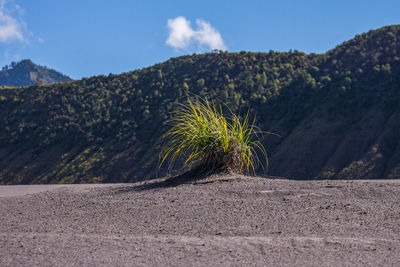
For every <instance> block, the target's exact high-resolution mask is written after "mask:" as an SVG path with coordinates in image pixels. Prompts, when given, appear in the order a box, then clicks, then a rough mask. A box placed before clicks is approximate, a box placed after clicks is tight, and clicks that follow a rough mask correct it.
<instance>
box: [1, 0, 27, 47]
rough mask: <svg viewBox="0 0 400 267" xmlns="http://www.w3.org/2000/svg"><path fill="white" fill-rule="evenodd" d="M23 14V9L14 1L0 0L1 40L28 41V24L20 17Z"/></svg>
mask: <svg viewBox="0 0 400 267" xmlns="http://www.w3.org/2000/svg"><path fill="white" fill-rule="evenodd" d="M14 14H15V15H14ZM23 14H24V11H23V9H22V8H21V7H20V6H18V5H15V4H13V3H12V1H5V0H2V1H0V42H2V43H8V42H11V41H21V42H25V41H26V38H25V33H26V32H27V30H26V24H25V22H24V21H23V20H22V19H21V18H20V16H22V15H23Z"/></svg>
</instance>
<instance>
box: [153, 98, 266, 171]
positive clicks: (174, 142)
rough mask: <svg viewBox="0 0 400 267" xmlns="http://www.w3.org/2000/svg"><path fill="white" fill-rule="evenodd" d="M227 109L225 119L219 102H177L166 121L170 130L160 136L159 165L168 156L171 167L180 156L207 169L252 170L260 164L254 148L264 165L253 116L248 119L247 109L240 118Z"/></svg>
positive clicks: (264, 154)
mask: <svg viewBox="0 0 400 267" xmlns="http://www.w3.org/2000/svg"><path fill="white" fill-rule="evenodd" d="M228 109H229V108H228ZM229 112H230V114H229V115H230V117H229V118H228V119H227V118H226V117H225V116H224V115H223V112H222V106H221V105H218V106H216V105H215V103H214V102H213V101H212V102H211V103H210V102H209V101H207V100H201V101H200V100H196V101H195V102H192V101H190V100H188V104H186V105H183V104H182V105H180V106H179V108H178V109H177V110H176V111H174V112H173V116H172V118H171V119H170V120H169V121H168V122H169V123H170V124H171V125H172V127H171V129H170V130H169V131H168V132H167V133H165V134H164V135H163V136H162V139H163V140H165V145H164V146H163V148H162V151H161V153H160V161H159V162H160V164H159V167H161V166H162V165H163V163H164V162H165V161H166V160H167V159H168V158H169V164H170V166H171V165H172V164H173V162H175V161H176V160H177V159H178V158H183V160H184V163H183V165H186V164H188V163H193V162H196V163H200V164H201V165H202V166H204V167H205V168H207V169H209V170H210V171H217V170H219V171H226V172H247V173H249V172H253V173H254V172H255V169H256V168H257V167H259V166H260V164H261V162H260V159H259V158H258V156H257V150H258V151H260V152H261V154H262V155H263V156H264V158H265V167H267V165H268V158H267V153H266V151H265V149H264V147H263V145H262V144H261V142H260V141H259V139H258V138H257V133H258V131H256V129H255V125H254V123H255V118H254V119H253V120H250V118H249V112H247V114H246V116H245V117H244V119H243V121H241V120H240V119H239V117H238V116H237V115H235V114H233V112H232V111H230V110H229ZM261 165H262V164H261Z"/></svg>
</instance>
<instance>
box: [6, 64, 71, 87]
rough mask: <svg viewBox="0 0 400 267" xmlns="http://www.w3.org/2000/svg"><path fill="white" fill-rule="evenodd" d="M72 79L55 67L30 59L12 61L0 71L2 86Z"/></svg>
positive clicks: (28, 84)
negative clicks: (47, 66)
mask: <svg viewBox="0 0 400 267" xmlns="http://www.w3.org/2000/svg"><path fill="white" fill-rule="evenodd" d="M65 81H71V78H69V77H68V76H66V75H64V74H61V73H59V72H57V71H55V70H53V69H49V68H46V67H42V66H39V65H36V64H34V63H33V62H32V61H30V60H29V59H25V60H22V61H20V62H18V63H16V62H12V63H11V65H10V66H8V65H7V66H4V67H3V69H2V71H0V86H30V85H34V84H47V83H57V82H65Z"/></svg>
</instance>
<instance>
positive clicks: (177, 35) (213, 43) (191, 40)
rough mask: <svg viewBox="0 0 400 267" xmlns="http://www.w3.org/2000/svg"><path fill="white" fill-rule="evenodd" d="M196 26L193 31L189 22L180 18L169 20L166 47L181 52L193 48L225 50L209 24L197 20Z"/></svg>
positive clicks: (220, 38) (223, 44)
mask: <svg viewBox="0 0 400 267" xmlns="http://www.w3.org/2000/svg"><path fill="white" fill-rule="evenodd" d="M196 25H197V29H193V28H192V27H191V25H190V21H189V20H187V19H186V18H185V17H182V16H180V17H176V18H174V19H169V20H168V28H169V36H168V39H167V41H166V43H167V45H169V46H171V47H173V48H175V49H182V50H185V49H189V48H190V47H193V46H194V47H197V48H198V49H199V48H204V47H206V48H208V49H211V50H214V49H218V50H227V47H226V45H225V43H224V41H223V40H222V37H221V34H220V33H219V32H218V31H217V30H216V29H215V28H214V27H213V26H211V24H210V23H209V22H206V21H204V20H202V19H197V20H196Z"/></svg>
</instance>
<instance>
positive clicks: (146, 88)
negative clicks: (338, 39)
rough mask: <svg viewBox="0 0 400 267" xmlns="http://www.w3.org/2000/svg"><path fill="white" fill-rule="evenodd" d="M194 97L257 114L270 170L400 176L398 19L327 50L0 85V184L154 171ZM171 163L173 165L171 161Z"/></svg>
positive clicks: (293, 174)
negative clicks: (164, 139) (174, 121)
mask: <svg viewBox="0 0 400 267" xmlns="http://www.w3.org/2000/svg"><path fill="white" fill-rule="evenodd" d="M196 96H200V97H207V98H213V99H217V100H220V101H223V102H226V103H227V104H228V106H229V107H230V108H231V109H232V110H233V111H234V112H239V113H241V114H245V112H247V110H250V114H252V115H255V116H256V117H257V122H256V124H257V125H258V126H259V127H260V128H261V129H262V130H265V131H270V132H273V133H276V134H278V135H279V136H280V137H277V136H276V135H264V137H263V139H262V142H263V144H264V146H265V147H266V149H267V151H268V154H269V162H270V165H269V169H268V174H270V175H276V176H285V177H289V178H294V179H328V178H329V179H358V178H360V179H364V178H367V179H369V178H376V179H380V178H400V143H399V140H400V138H399V137H400V26H399V25H393V26H387V27H384V28H381V29H378V30H372V31H369V32H367V33H364V34H361V35H358V36H356V37H355V38H354V39H352V40H350V41H347V42H344V43H343V44H341V45H339V46H338V47H336V48H334V49H332V50H330V51H328V52H326V53H325V54H305V53H302V52H299V51H290V52H274V51H270V52H268V53H251V52H240V53H228V52H218V53H208V54H201V55H196V54H194V55H191V56H183V57H178V58H172V59H170V60H168V61H166V62H164V63H161V64H157V65H154V66H152V67H149V68H145V69H141V70H136V71H133V72H128V73H123V74H121V75H109V76H96V77H92V78H88V79H87V78H85V79H82V80H79V81H73V82H68V83H59V84H51V85H40V86H38V85H36V86H31V87H23V88H13V89H2V90H0V103H1V108H0V129H2V130H1V131H0V182H1V183H3V184H9V183H14V184H15V183H84V182H128V181H139V180H143V179H150V178H153V177H155V176H157V175H158V176H163V175H165V174H166V172H167V170H166V168H164V169H161V170H158V171H157V161H158V156H157V155H158V153H159V151H160V146H161V143H160V142H159V138H160V136H161V135H162V134H163V133H164V132H165V131H166V130H167V129H168V127H169V126H168V125H166V120H167V119H168V118H169V117H170V115H171V113H170V112H171V111H173V110H174V109H175V108H176V107H177V104H178V103H183V102H185V101H187V98H193V97H196ZM171 169H172V170H173V171H176V172H179V171H180V170H179V169H176V168H174V167H172V168H171Z"/></svg>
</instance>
